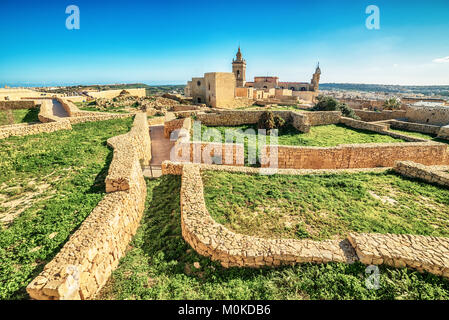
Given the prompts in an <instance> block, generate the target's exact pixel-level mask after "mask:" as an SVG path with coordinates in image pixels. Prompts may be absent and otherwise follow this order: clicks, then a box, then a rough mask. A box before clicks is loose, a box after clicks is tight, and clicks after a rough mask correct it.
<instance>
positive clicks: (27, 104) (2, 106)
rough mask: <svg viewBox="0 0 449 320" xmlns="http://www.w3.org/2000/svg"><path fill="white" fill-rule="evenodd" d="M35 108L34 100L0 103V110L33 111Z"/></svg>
mask: <svg viewBox="0 0 449 320" xmlns="http://www.w3.org/2000/svg"><path fill="white" fill-rule="evenodd" d="M35 107H36V103H35V102H34V101H33V100H14V101H0V110H15V109H31V108H35Z"/></svg>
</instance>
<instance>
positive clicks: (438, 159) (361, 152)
mask: <svg viewBox="0 0 449 320" xmlns="http://www.w3.org/2000/svg"><path fill="white" fill-rule="evenodd" d="M271 149H273V152H276V151H277V156H278V158H277V159H278V167H279V168H284V169H285V168H290V169H347V168H375V167H393V166H394V164H395V162H396V161H407V160H409V161H414V162H419V163H422V164H425V165H446V164H449V153H448V146H447V144H443V143H437V142H429V141H428V142H404V143H367V144H352V145H351V144H348V145H339V146H337V147H299V146H264V147H263V148H262V161H261V163H262V164H263V165H262V166H264V167H269V166H270V160H269V157H270V151H271Z"/></svg>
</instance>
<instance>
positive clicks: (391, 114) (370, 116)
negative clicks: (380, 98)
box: [354, 109, 406, 122]
mask: <svg viewBox="0 0 449 320" xmlns="http://www.w3.org/2000/svg"><path fill="white" fill-rule="evenodd" d="M354 112H355V114H356V115H357V116H358V117H360V119H361V120H363V121H367V122H373V121H383V120H390V119H401V118H405V113H406V111H405V110H383V111H379V112H377V111H368V110H360V109H354Z"/></svg>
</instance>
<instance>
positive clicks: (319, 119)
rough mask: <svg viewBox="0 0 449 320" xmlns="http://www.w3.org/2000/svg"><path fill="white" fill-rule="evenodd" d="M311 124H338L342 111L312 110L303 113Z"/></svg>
mask: <svg viewBox="0 0 449 320" xmlns="http://www.w3.org/2000/svg"><path fill="white" fill-rule="evenodd" d="M303 114H304V115H305V116H306V117H307V118H308V119H309V123H310V125H311V126H322V125H328V124H337V123H339V122H340V118H341V112H340V111H312V112H307V113H303Z"/></svg>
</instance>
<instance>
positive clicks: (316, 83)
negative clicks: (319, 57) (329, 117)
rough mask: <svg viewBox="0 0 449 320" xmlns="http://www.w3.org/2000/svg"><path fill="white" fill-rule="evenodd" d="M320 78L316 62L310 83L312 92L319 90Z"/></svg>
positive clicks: (319, 70)
mask: <svg viewBox="0 0 449 320" xmlns="http://www.w3.org/2000/svg"><path fill="white" fill-rule="evenodd" d="M320 77H321V69H320V63H319V62H318V65H317V67H316V70H315V73H314V74H313V78H312V81H311V84H312V87H313V91H315V92H316V91H318V90H319V88H320Z"/></svg>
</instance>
